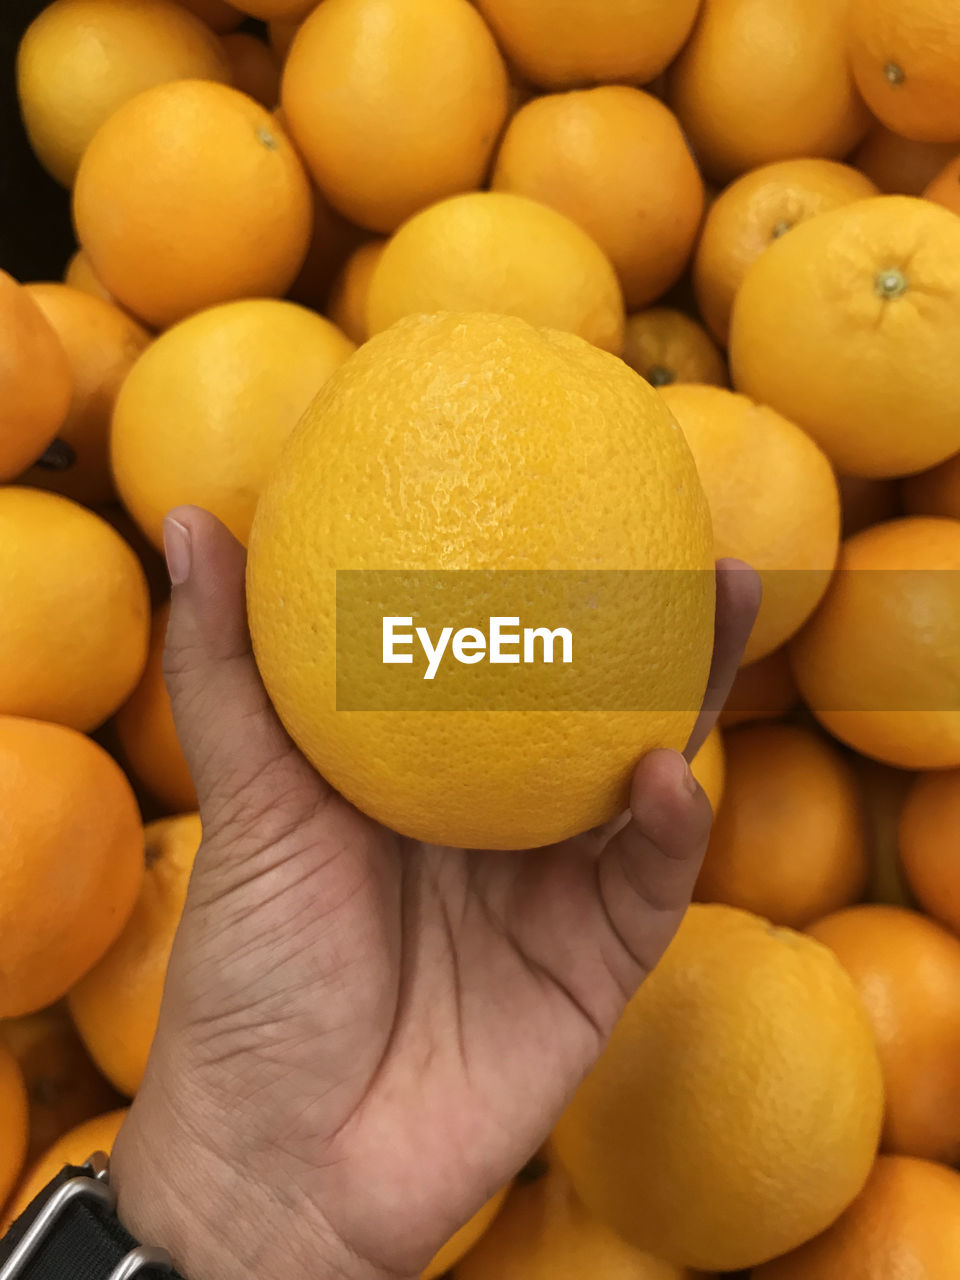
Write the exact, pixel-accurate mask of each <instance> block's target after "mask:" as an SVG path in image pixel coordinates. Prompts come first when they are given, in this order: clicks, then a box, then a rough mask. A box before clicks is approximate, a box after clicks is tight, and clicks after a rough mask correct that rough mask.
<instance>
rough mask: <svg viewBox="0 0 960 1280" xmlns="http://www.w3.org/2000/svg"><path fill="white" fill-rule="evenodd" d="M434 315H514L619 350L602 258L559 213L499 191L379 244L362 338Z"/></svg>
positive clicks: (432, 213)
mask: <svg viewBox="0 0 960 1280" xmlns="http://www.w3.org/2000/svg"><path fill="white" fill-rule="evenodd" d="M437 311H474V312H490V313H494V312H496V313H499V314H502V315H510V316H518V317H520V318H521V319H523V320H527V321H528V322H529V323H530V324H532V325H537V326H539V327H543V328H550V329H562V330H566V331H569V332H570V333H575V334H578V335H579V336H580V337H581V338H586V340H587V341H588V342H592V343H594V345H595V346H598V347H602V348H603V349H604V350H606V351H612V352H614V354H617V355H619V353H620V351H621V350H622V348H623V334H624V322H625V321H624V310H623V296H622V294H621V292H620V285H619V284H618V283H617V277H616V273H615V272H614V270H613V266H612V265H611V263H610V259H609V258H608V257H607V256H606V254H605V253H604V252H603V250H602V249H601V248H600V247H599V246H598V245H597V243H596V241H595V240H593V239H592V238H591V237H590V236H588V235H587V233H586V232H585V231H584V230H582V228H580V227H578V226H577V225H576V223H574V222H571V220H570V219H569V218H567V217H565V216H564V215H563V214H562V213H558V212H557V211H556V210H555V209H550V208H548V207H547V206H546V205H543V204H538V203H537V202H536V201H534V200H528V199H527V198H526V197H525V196H515V195H510V194H508V193H507V192H505V191H476V192H471V193H470V194H469V195H463V196H452V197H451V198H450V199H449V200H442V201H441V202H440V203H439V204H435V205H432V206H431V207H430V208H429V209H424V211H423V212H422V213H418V214H417V215H416V216H415V217H413V218H411V219H410V221H409V222H406V223H404V225H403V226H402V227H401V228H400V230H399V231H397V232H395V233H394V235H393V236H391V238H390V240H389V241H388V242H387V246H386V248H385V249H384V251H383V254H382V256H381V258H380V261H379V263H378V264H377V268H376V270H375V271H374V273H373V279H372V280H371V281H370V291H369V294H368V297H367V323H368V325H369V327H370V332H371V333H379V332H380V331H381V330H382V329H388V328H389V327H390V325H392V324H393V323H394V321H396V320H399V319H401V318H402V317H403V316H411V315H420V314H427V313H429V312H437Z"/></svg>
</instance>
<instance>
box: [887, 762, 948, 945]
mask: <svg viewBox="0 0 960 1280" xmlns="http://www.w3.org/2000/svg"><path fill="white" fill-rule="evenodd" d="M958 832H960V769H948V770H945V771H944V772H942V773H924V774H921V775H920V777H919V778H917V779H916V781H915V782H914V784H913V786H912V787H911V789H910V792H909V794H908V795H907V798H906V802H905V804H904V806H903V811H902V813H901V815H900V830H899V836H900V858H901V863H902V866H903V870H904V872H905V874H906V877H907V881H908V882H909V885H910V888H911V889H912V890H913V892H914V894H915V895H916V898H917V901H918V902H919V903H920V904H921V906H922V907H923V909H924V911H928V912H929V913H930V915H932V916H934V917H935V918H936V919H937V920H940V921H942V923H943V924H945V925H946V926H947V928H948V929H952V930H953V932H954V933H957V934H960V843H958V840H957V833H958Z"/></svg>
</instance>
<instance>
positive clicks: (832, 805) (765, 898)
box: [694, 724, 867, 929]
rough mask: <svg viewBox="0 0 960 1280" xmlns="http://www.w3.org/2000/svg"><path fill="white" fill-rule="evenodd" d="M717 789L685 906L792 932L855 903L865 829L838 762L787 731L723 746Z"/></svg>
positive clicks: (811, 740)
mask: <svg viewBox="0 0 960 1280" xmlns="http://www.w3.org/2000/svg"><path fill="white" fill-rule="evenodd" d="M725 745H726V756H727V784H726V787H725V790H724V803H723V804H722V805H721V807H720V811H719V813H718V815H717V818H716V821H715V822H714V825H713V831H712V832H711V835H710V843H709V845H708V847H707V856H706V858H705V859H704V863H703V868H702V870H701V872H700V878H699V879H698V881H697V888H696V892H695V895H694V896H695V897H696V898H697V900H698V901H700V902H725V903H727V904H728V905H729V906H732V907H742V908H743V909H744V910H746V911H753V912H755V913H756V914H757V915H760V916H765V917H766V918H767V919H769V920H772V921H773V923H774V924H784V925H790V926H792V927H793V928H797V929H799V928H802V927H803V926H804V925H807V924H809V923H810V922H811V921H812V920H816V919H819V917H820V916H823V915H826V914H827V912H829V911H836V910H837V909H838V908H840V907H845V906H848V905H849V904H850V903H852V902H856V901H857V899H858V898H859V897H860V895H861V894H862V893H863V890H864V887H865V885H866V882H867V838H866V825H865V817H864V813H863V808H862V805H861V799H860V793H859V790H858V787H857V781H856V776H855V774H854V773H853V770H852V769H851V768H850V766H849V765H848V764H847V762H846V760H845V759H844V757H843V755H842V753H841V752H840V751H838V750H837V748H836V747H833V746H831V745H830V744H829V742H826V741H824V740H823V739H822V738H819V737H818V736H817V735H816V734H813V733H810V732H809V731H808V730H806V729H800V728H797V727H796V726H794V725H786V724H779V725H749V726H747V727H745V728H741V729H737V730H736V731H734V732H732V733H730V734H728V736H727V739H726V744H725Z"/></svg>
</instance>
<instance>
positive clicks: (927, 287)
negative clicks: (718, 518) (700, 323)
mask: <svg viewBox="0 0 960 1280" xmlns="http://www.w3.org/2000/svg"><path fill="white" fill-rule="evenodd" d="M958 342H960V219H958V218H957V217H956V215H955V214H952V213H948V212H947V210H946V209H941V208H940V207H939V206H938V205H935V204H932V203H931V202H930V201H928V200H915V199H912V198H911V197H909V196H875V197H874V198H873V199H871V200H859V201H857V202H856V203H855V204H848V205H844V206H843V207H841V208H839V209H833V210H831V211H830V212H828V213H822V214H820V215H819V216H818V217H816V218H811V220H810V221H809V222H805V223H803V224H802V225H801V226H799V227H795V228H794V229H793V231H792V232H791V234H790V235H788V236H784V237H783V238H782V239H780V240H778V241H777V242H776V243H775V244H773V245H771V246H770V248H769V249H768V250H767V251H766V253H764V254H763V255H762V256H761V257H760V258H758V259H757V261H756V262H755V263H754V264H753V266H752V267H751V268H750V270H749V271H748V272H747V275H746V278H745V279H744V281H743V284H742V285H741V287H740V292H739V293H738V294H737V298H736V302H735V304H734V309H733V322H732V327H731V333H730V363H731V372H732V374H733V381H734V385H735V386H736V387H737V388H738V390H741V391H745V392H746V393H747V394H748V395H752V396H754V397H755V398H756V399H758V400H762V401H763V402H764V403H766V404H769V405H772V406H773V408H775V409H777V410H779V412H780V413H783V414H786V415H787V417H789V418H791V419H792V420H793V421H794V422H796V423H798V424H799V425H800V426H801V427H804V428H805V429H806V430H807V431H809V432H810V434H811V435H812V436H813V437H814V439H815V440H818V441H819V443H820V444H821V445H822V446H823V448H824V449H825V450H826V452H827V453H828V454H829V455H830V457H831V458H832V460H833V461H834V463H835V464H836V466H837V467H838V468H839V470H840V471H843V472H847V473H849V474H850V475H860V476H899V475H907V474H909V473H910V472H913V471H922V470H924V469H925V468H927V467H932V466H934V465H935V464H936V463H938V462H942V461H943V460H944V459H945V458H948V457H949V456H950V455H951V454H952V453H956V452H957V450H958V449H960V417H958V416H957V412H956V404H957V394H958V388H960V373H958V365H957V362H956V360H955V358H954V357H955V354H956V348H957V343H958Z"/></svg>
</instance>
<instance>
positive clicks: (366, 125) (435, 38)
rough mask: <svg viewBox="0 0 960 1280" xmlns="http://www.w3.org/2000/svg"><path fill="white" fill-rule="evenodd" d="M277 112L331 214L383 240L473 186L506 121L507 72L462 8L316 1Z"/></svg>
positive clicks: (457, 4)
mask: <svg viewBox="0 0 960 1280" xmlns="http://www.w3.org/2000/svg"><path fill="white" fill-rule="evenodd" d="M441 49H442V50H443V53H442V55H439V54H438V50H441ZM281 102H282V104H283V114H284V118H285V119H286V121H287V123H288V125H289V128H290V133H291V135H292V136H293V138H294V140H295V141H296V144H297V146H298V148H299V149H300V152H301V154H302V155H303V157H304V160H305V162H306V165H307V167H308V169H309V170H310V172H311V174H312V175H313V178H314V181H315V182H316V183H317V185H318V186H319V187H320V190H321V191H322V192H323V194H324V195H325V196H326V197H327V198H328V199H329V201H330V202H331V204H332V205H333V206H334V207H335V208H336V209H339V210H340V212H341V213H344V214H346V216H347V217H348V218H351V219H352V220H353V221H354V222H358V223H359V224H360V225H361V226H364V227H369V228H370V230H371V231H393V229H394V228H395V227H397V226H399V224H400V223H401V222H403V220H404V219H405V218H408V217H409V216H410V215H411V214H413V213H416V212H417V210H418V209H423V208H424V207H425V206H426V205H429V204H433V203H434V201H436V200H439V199H441V198H442V197H444V196H449V195H453V194H454V193H455V192H458V191H469V190H471V189H472V188H474V187H479V186H480V185H481V183H482V182H483V180H484V177H485V175H486V171H487V166H488V164H489V161H490V156H491V153H492V151H493V148H494V145H495V144H496V141H497V137H498V136H499V133H500V129H501V127H502V125H503V122H504V119H505V118H506V114H507V72H506V68H505V67H504V65H503V59H502V58H501V57H500V54H499V52H498V50H497V46H496V44H495V43H494V40H493V37H492V36H491V34H490V32H489V31H488V30H487V28H486V27H485V26H484V23H483V20H482V19H481V18H480V16H479V14H478V13H477V11H476V10H475V9H474V8H473V7H472V6H471V5H470V4H469V3H468V2H467V0H324V3H323V4H322V5H318V6H317V8H316V9H314V11H313V13H312V14H311V15H310V17H309V18H307V20H306V21H305V22H304V23H303V25H302V26H301V27H300V28H299V30H298V31H297V34H296V36H295V37H294V40H293V44H292V45H291V47H290V51H289V53H288V54H287V58H286V62H285V63H284V68H283V83H282V87H281Z"/></svg>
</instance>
